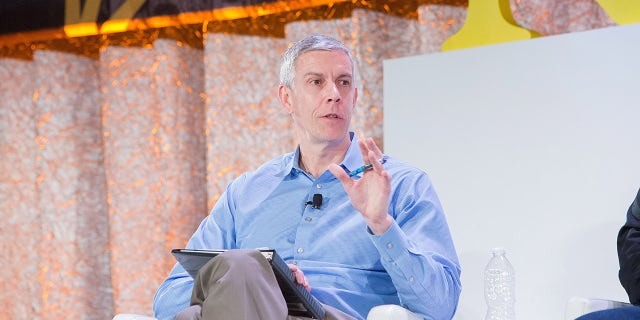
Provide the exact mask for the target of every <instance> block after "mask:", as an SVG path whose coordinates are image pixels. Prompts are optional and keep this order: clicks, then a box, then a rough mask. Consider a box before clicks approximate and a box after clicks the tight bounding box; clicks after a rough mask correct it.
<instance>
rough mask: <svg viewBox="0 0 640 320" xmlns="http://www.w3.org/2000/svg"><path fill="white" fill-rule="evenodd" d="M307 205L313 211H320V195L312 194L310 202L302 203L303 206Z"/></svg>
mask: <svg viewBox="0 0 640 320" xmlns="http://www.w3.org/2000/svg"><path fill="white" fill-rule="evenodd" d="M309 204H310V205H311V207H312V208H314V209H320V207H321V206H322V195H321V194H319V193H316V194H314V195H313V200H312V201H307V202H305V203H304V205H305V206H306V205H309Z"/></svg>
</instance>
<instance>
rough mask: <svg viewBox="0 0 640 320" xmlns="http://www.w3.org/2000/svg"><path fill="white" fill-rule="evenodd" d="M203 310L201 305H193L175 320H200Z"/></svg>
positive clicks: (177, 315) (180, 313) (181, 312)
mask: <svg viewBox="0 0 640 320" xmlns="http://www.w3.org/2000/svg"><path fill="white" fill-rule="evenodd" d="M201 310H202V308H201V307H200V306H199V305H197V304H196V305H192V306H190V307H188V308H186V309H183V310H182V311H180V312H179V313H178V314H176V316H175V317H174V318H173V320H199V319H200V315H201V313H200V311H201Z"/></svg>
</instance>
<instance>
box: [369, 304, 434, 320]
mask: <svg viewBox="0 0 640 320" xmlns="http://www.w3.org/2000/svg"><path fill="white" fill-rule="evenodd" d="M367 320H422V318H421V317H419V316H418V315H416V314H415V313H413V312H411V311H409V310H408V309H405V308H403V307H401V306H399V305H395V304H383V305H379V306H375V307H373V308H371V310H369V314H368V315H367Z"/></svg>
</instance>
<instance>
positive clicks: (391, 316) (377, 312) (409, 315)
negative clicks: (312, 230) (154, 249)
mask: <svg viewBox="0 0 640 320" xmlns="http://www.w3.org/2000/svg"><path fill="white" fill-rule="evenodd" d="M421 319H422V318H420V317H419V316H418V315H416V314H415V313H413V312H411V311H409V310H407V309H405V308H403V307H401V306H398V305H395V304H385V305H380V306H377V307H373V308H372V309H371V310H370V311H369V314H368V315H367V320H421ZM113 320H157V319H156V318H154V317H148V316H143V315H138V314H130V313H122V314H118V315H116V316H115V317H113Z"/></svg>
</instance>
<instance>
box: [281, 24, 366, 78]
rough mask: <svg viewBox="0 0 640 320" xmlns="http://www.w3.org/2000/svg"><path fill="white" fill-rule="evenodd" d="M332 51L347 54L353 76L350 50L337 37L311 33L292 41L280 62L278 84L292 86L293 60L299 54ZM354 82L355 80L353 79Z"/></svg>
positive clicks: (353, 69) (353, 67) (294, 60)
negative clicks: (294, 41)
mask: <svg viewBox="0 0 640 320" xmlns="http://www.w3.org/2000/svg"><path fill="white" fill-rule="evenodd" d="M315 50H323V51H332V50H340V51H342V52H344V53H346V54H347V56H349V60H350V61H351V73H352V74H353V77H354V78H355V63H354V59H353V56H352V55H351V51H350V50H349V48H347V47H346V46H345V45H344V43H342V42H340V41H339V40H337V39H334V38H332V37H329V36H325V35H321V34H313V35H310V36H308V37H306V38H304V39H302V40H298V41H297V42H296V43H294V44H293V45H292V46H291V47H290V48H289V49H287V51H286V52H285V53H284V56H283V57H282V62H281V64H280V84H281V85H284V86H286V87H289V88H293V78H294V75H295V71H296V70H295V62H296V60H297V59H298V57H299V56H300V55H302V54H303V53H305V52H307V51H315ZM354 82H355V80H354Z"/></svg>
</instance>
